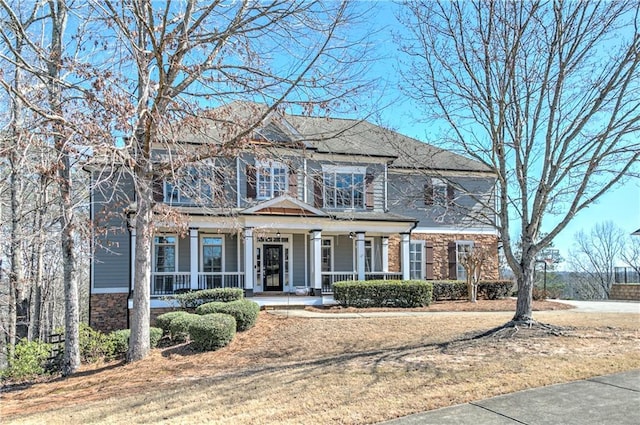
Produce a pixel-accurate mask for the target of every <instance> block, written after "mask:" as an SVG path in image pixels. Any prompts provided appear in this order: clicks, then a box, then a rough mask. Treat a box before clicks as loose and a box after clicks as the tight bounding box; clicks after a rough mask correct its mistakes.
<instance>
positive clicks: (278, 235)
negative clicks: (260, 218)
mask: <svg viewBox="0 0 640 425" xmlns="http://www.w3.org/2000/svg"><path fill="white" fill-rule="evenodd" d="M276 237H278V238H279V237H280V230H278V231H277V232H276Z"/></svg>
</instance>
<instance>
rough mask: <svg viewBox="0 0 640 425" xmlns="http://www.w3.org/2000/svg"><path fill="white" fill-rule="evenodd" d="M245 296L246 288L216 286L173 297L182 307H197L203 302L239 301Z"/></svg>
mask: <svg viewBox="0 0 640 425" xmlns="http://www.w3.org/2000/svg"><path fill="white" fill-rule="evenodd" d="M242 298H244V290H243V289H240V288H215V289H203V290H201V291H192V292H185V293H184V294H176V295H173V296H172V297H171V299H175V300H176V301H178V303H180V307H182V308H183V309H186V308H196V307H198V306H200V305H202V304H205V303H210V302H214V301H219V302H223V303H227V302H231V301H237V300H240V299H242Z"/></svg>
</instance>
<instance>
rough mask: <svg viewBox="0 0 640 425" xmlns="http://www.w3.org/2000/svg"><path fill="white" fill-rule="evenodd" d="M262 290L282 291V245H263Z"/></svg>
mask: <svg viewBox="0 0 640 425" xmlns="http://www.w3.org/2000/svg"><path fill="white" fill-rule="evenodd" d="M262 261H263V263H264V278H263V279H264V290H265V291H282V289H283V286H282V281H283V279H282V271H283V267H282V245H264V246H263V258H262Z"/></svg>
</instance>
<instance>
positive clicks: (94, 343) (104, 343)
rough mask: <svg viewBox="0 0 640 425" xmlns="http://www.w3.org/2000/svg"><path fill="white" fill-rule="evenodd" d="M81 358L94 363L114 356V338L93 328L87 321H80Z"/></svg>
mask: <svg viewBox="0 0 640 425" xmlns="http://www.w3.org/2000/svg"><path fill="white" fill-rule="evenodd" d="M79 336H80V341H79V342H80V358H81V360H82V361H83V362H87V363H93V362H97V361H98V360H101V359H105V358H110V357H112V356H113V353H114V347H113V340H112V339H111V337H110V336H109V335H106V334H103V333H102V332H100V331H98V330H95V329H93V328H92V327H91V326H89V325H87V324H86V323H80V335H79Z"/></svg>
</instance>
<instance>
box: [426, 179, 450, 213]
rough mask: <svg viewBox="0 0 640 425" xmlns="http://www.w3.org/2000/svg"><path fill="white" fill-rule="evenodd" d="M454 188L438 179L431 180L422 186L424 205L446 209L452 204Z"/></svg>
mask: <svg viewBox="0 0 640 425" xmlns="http://www.w3.org/2000/svg"><path fill="white" fill-rule="evenodd" d="M454 194H455V189H454V187H453V186H452V185H451V184H449V183H448V182H447V181H445V180H443V179H440V178H431V179H429V180H428V181H427V182H426V184H425V185H424V203H425V205H426V206H440V207H447V206H449V205H450V204H451V203H452V202H453V197H454Z"/></svg>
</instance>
